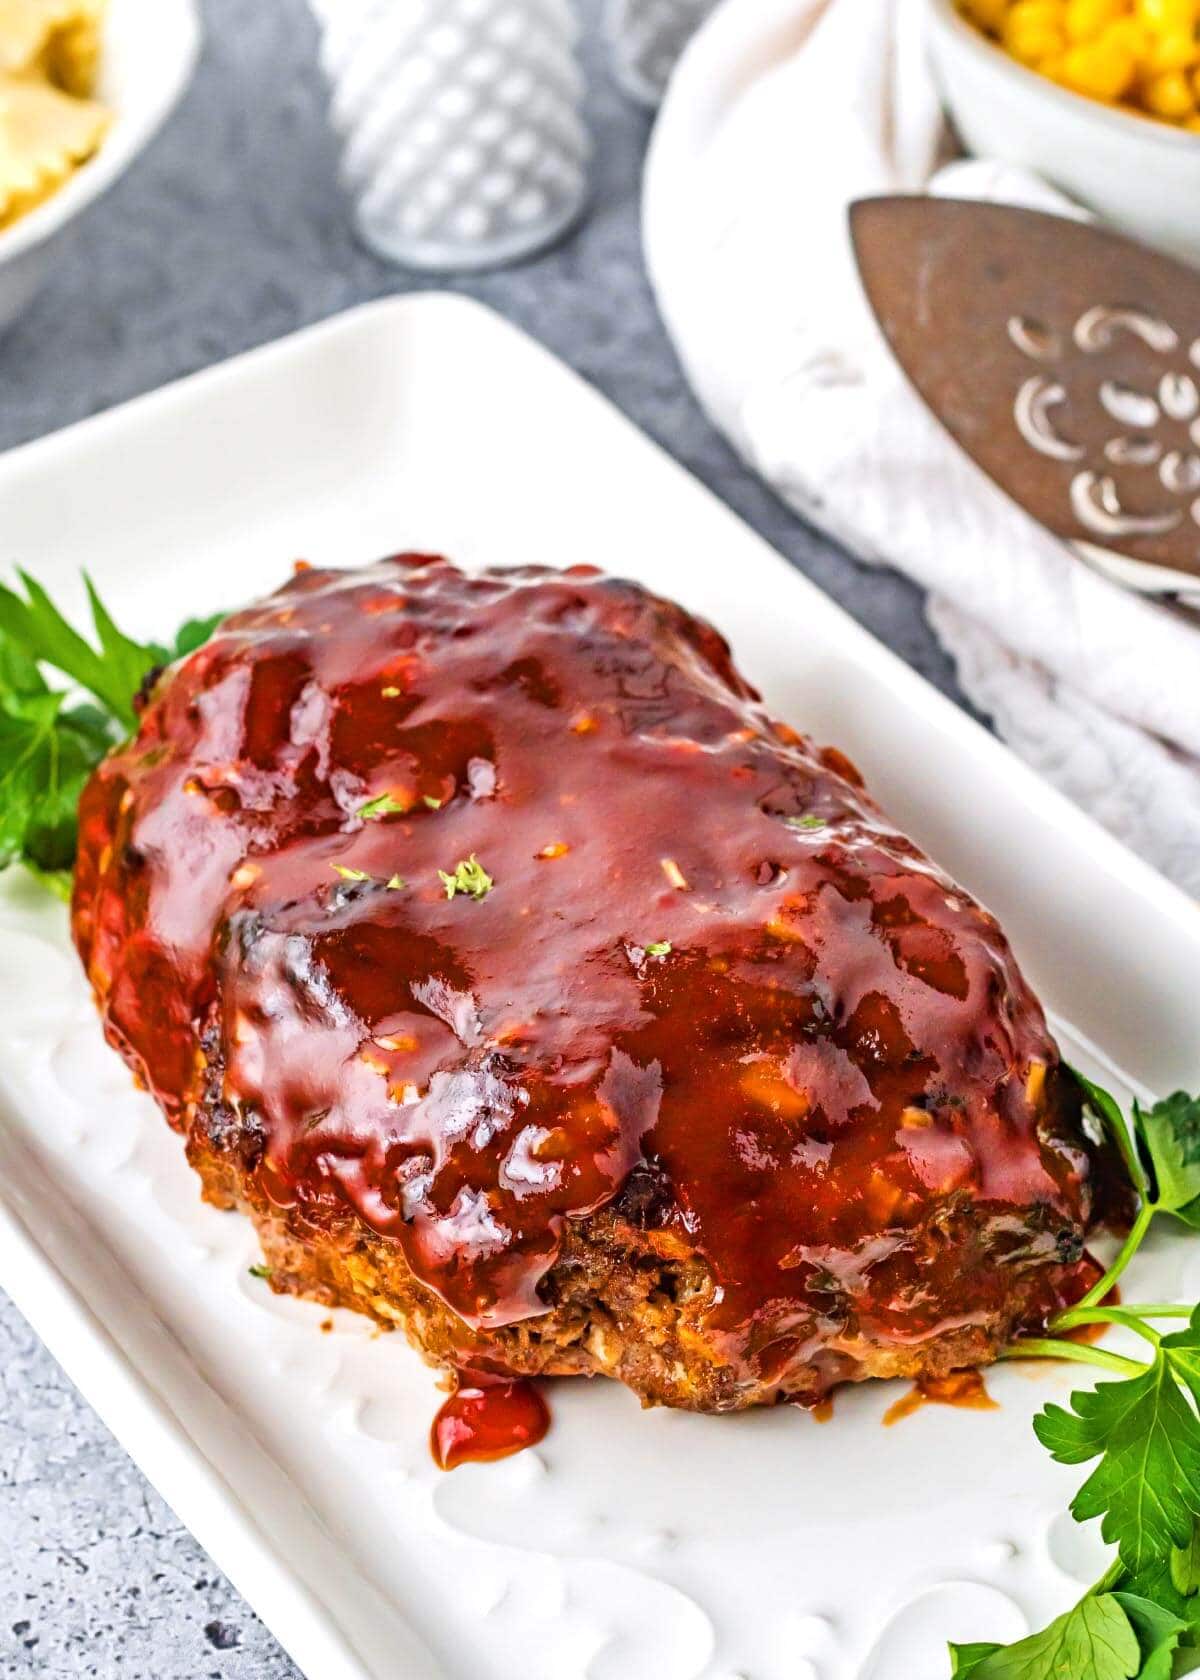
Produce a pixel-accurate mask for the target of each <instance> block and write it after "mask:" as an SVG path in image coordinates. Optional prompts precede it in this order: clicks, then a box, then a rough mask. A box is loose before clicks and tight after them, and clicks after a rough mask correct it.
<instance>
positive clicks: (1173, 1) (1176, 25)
mask: <svg viewBox="0 0 1200 1680" xmlns="http://www.w3.org/2000/svg"><path fill="white" fill-rule="evenodd" d="M1134 11H1135V13H1136V15H1137V16H1138V17H1140V18H1141V20H1142V22H1143V23H1146V24H1148V25H1149V26H1150V28H1151V29H1154V30H1160V31H1166V30H1176V29H1183V30H1189V29H1191V28H1193V27H1194V25H1195V22H1196V0H1134Z"/></svg>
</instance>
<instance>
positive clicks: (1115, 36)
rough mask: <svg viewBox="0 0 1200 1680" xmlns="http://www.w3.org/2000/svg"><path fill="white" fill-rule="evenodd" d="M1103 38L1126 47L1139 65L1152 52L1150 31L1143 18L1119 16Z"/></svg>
mask: <svg viewBox="0 0 1200 1680" xmlns="http://www.w3.org/2000/svg"><path fill="white" fill-rule="evenodd" d="M1102 39H1103V40H1105V41H1110V42H1112V43H1113V45H1115V46H1119V47H1124V49H1125V51H1126V52H1127V53H1129V54H1130V56H1131V57H1132V59H1133V61H1134V63H1135V64H1136V65H1138V66H1139V67H1140V66H1141V64H1142V63H1143V61H1144V60H1145V59H1146V58H1147V56H1148V55H1149V52H1150V41H1151V35H1150V31H1149V30H1148V29H1147V28H1146V25H1145V24H1144V23H1143V22H1142V20H1141V18H1135V17H1121V18H1117V19H1116V21H1115V22H1114V23H1110V24H1109V26H1108V28H1107V29H1106V30H1105V31H1104V34H1103V36H1102ZM1163 68H1164V69H1166V68H1168V66H1165V65H1164V67H1163Z"/></svg>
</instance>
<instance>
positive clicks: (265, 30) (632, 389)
mask: <svg viewBox="0 0 1200 1680" xmlns="http://www.w3.org/2000/svg"><path fill="white" fill-rule="evenodd" d="M204 10H205V13H206V23H207V28H208V41H207V46H206V50H205V54H204V58H203V62H202V64H201V66H200V70H199V73H198V75H197V77H196V80H195V83H194V84H193V87H192V89H191V91H190V93H189V94H188V96H187V98H186V101H185V103H184V105H183V106H182V108H181V109H180V111H179V112H178V114H177V115H176V117H175V118H174V120H173V122H172V123H171V126H170V128H169V129H168V130H167V131H166V132H165V133H164V134H163V135H162V136H161V137H160V138H159V140H158V142H157V143H156V144H155V145H154V147H153V148H152V150H151V151H150V152H149V153H148V154H147V155H146V156H145V157H144V158H143V159H142V160H141V161H140V162H139V163H138V164H137V165H136V166H135V168H134V169H133V170H132V171H131V172H130V174H129V175H128V176H127V177H126V178H125V179H124V180H123V181H122V183H121V184H120V186H119V187H118V188H117V190H116V191H115V192H114V193H113V194H112V195H111V196H110V197H109V198H108V199H107V200H105V201H104V202H102V203H101V204H100V205H98V206H96V207H95V208H94V209H93V210H92V211H90V212H89V214H88V215H87V217H86V218H85V219H84V220H83V222H82V223H81V224H79V226H78V230H77V232H76V233H75V234H74V235H73V236H72V238H71V240H70V242H69V244H68V245H67V246H66V247H65V248H64V250H63V252H62V258H61V264H60V267H59V269H58V271H57V273H56V275H55V277H54V279H53V280H52V282H51V284H50V285H49V286H48V288H47V289H46V291H45V292H44V293H43V294H42V295H41V297H40V298H39V300H38V301H37V303H36V304H35V306H34V308H33V310H32V312H31V313H30V314H29V315H28V316H27V317H26V318H25V320H24V321H23V322H21V323H20V324H19V325H18V327H17V328H16V329H15V330H14V331H13V332H12V333H11V334H10V335H9V336H8V337H7V338H5V339H4V340H2V341H0V448H4V447H7V446H9V445H11V444H15V443H19V442H21V441H23V440H25V439H27V438H32V437H36V436H39V435H40V434H42V433H44V432H48V431H51V430H53V429H55V428H57V427H59V426H62V425H65V424H66V423H67V422H69V421H71V420H75V419H78V418H79V417H81V416H83V415H86V414H90V413H92V412H94V411H95V410H98V409H103V408H108V407H110V406H111V405H112V404H114V403H118V402H121V401H123V400H124V399H125V398H127V397H131V396H135V395H136V394H137V393H139V392H141V391H146V390H150V389H152V388H153V387H155V386H157V385H160V384H162V383H163V382H164V381H166V380H169V379H173V378H175V377H176V376H178V375H180V374H183V373H188V372H190V371H191V370H192V369H194V368H198V367H201V366H203V365H204V364H206V363H208V362H212V361H217V360H219V359H222V358H224V357H227V356H230V355H233V354H235V353H236V352H238V351H240V350H244V349H246V348H248V347H249V346H251V345H254V344H259V343H262V342H263V341H265V340H268V339H272V338H276V337H278V336H279V335H281V334H283V333H287V332H291V331H292V330H293V329H294V328H296V327H299V326H303V325H305V324H306V323H307V322H310V321H315V320H319V319H321V318H322V317H324V316H327V315H330V314H333V313H334V312H336V311H337V310H340V309H344V308H346V307H348V306H349V305H351V304H354V303H358V302H360V301H362V300H364V299H367V298H373V297H378V296H381V295H383V294H386V293H389V292H394V291H403V290H406V289H409V288H410V287H414V286H423V285H427V284H428V281H426V280H424V279H422V278H421V277H418V276H413V275H409V274H406V273H404V272H401V271H398V270H395V269H388V268H386V267H384V266H383V265H382V264H380V263H378V262H377V261H375V260H374V258H372V257H371V256H370V255H368V254H367V253H366V252H364V251H362V250H361V249H359V248H358V247H357V246H356V244H355V243H354V240H353V238H352V235H351V232H350V229H349V225H348V221H347V216H346V207H345V204H344V201H343V199H342V196H341V194H340V192H339V189H338V186H337V183H336V180H335V151H334V147H333V144H332V142H331V140H330V138H329V135H328V133H327V130H326V126H325V121H324V113H323V94H322V89H321V85H320V81H319V78H318V75H317V72H316V68H315V60H314V50H315V40H314V29H313V25H312V23H311V20H310V17H309V14H308V12H307V10H306V8H305V5H304V3H303V0H206V3H205V6H204ZM598 10H599V7H598V4H596V3H595V0H586V3H585V5H584V13H585V25H586V38H585V43H584V56H585V62H586V68H587V71H588V83H589V93H588V102H589V112H590V119H591V123H592V127H593V132H594V134H595V137H596V142H597V152H596V160H595V167H594V194H593V201H592V204H591V207H590V213H589V215H588V218H587V221H586V222H585V224H584V225H583V227H582V228H581V230H580V231H579V232H578V233H577V234H576V236H575V237H574V238H573V239H572V240H571V241H570V242H569V243H567V244H566V245H564V246H563V247H561V248H560V249H559V250H557V251H555V252H553V253H552V254H550V255H548V256H546V257H544V258H542V259H541V260H539V261H537V262H535V263H532V264H530V265H529V266H527V267H524V268H519V269H514V270H512V271H510V272H507V273H502V274H495V275H491V276H486V277H483V278H480V279H478V280H473V281H471V282H470V283H469V284H466V285H463V286H462V287H461V288H460V289H462V290H463V291H467V292H470V293H471V294H472V295H474V296H476V297H478V298H481V299H483V300H484V301H485V302H487V303H490V304H492V305H493V306H494V307H495V308H497V309H498V310H500V311H501V313H503V314H504V315H507V316H509V317H510V318H511V319H512V320H514V321H516V322H518V323H519V324H520V325H521V326H523V327H525V328H526V329H527V330H528V331H530V332H531V333H533V334H534V335H535V336H536V337H538V338H540V339H542V340H543V341H544V342H545V343H546V344H548V345H549V346H550V347H551V349H553V350H554V351H556V352H557V353H558V354H559V355H560V356H562V357H563V358H564V359H565V360H566V361H568V362H569V363H571V364H572V366H574V367H575V368H577V369H578V370H579V371H580V372H581V373H583V374H584V375H585V376H586V377H587V378H588V379H590V380H591V381H593V383H595V384H596V385H598V386H599V387H600V389H601V390H603V391H604V392H606V393H607V394H608V396H610V397H611V398H612V399H613V400H614V401H615V402H616V403H617V404H618V406H619V407H620V408H622V409H623V410H624V411H625V412H626V413H627V414H629V415H630V416H631V417H632V418H633V419H634V420H635V421H636V422H637V423H638V425H640V426H642V427H643V428H644V429H645V430H646V431H647V432H649V433H650V434H651V435H652V436H653V437H655V438H656V439H657V440H658V441H659V442H660V443H662V444H664V445H665V446H666V448H667V449H668V450H669V451H670V452H671V453H672V454H674V455H675V456H676V457H677V458H678V459H679V460H681V461H682V462H684V463H685V465H687V466H688V467H690V468H691V469H692V471H694V472H695V473H696V474H697V475H698V476H699V477H700V478H702V479H703V480H705V481H706V482H707V483H708V484H709V485H711V486H712V488H713V489H715V490H716V491H717V493H718V494H719V495H720V496H722V497H723V498H724V499H725V500H726V501H727V502H729V503H730V504H731V505H732V506H733V507H734V508H736V509H737V511H738V512H739V513H741V514H742V515H743V516H744V517H745V518H746V519H748V520H749V521H750V523H751V524H752V525H754V526H756V527H757V528H758V529H759V530H760V531H761V532H763V533H764V534H765V535H766V536H767V537H768V538H769V539H770V540H771V541H772V542H773V543H775V544H776V545H777V546H778V547H779V548H780V549H782V550H783V552H784V553H785V554H786V555H787V556H788V557H789V558H790V559H791V560H792V561H793V563H794V564H795V565H797V566H799V567H800V568H801V569H802V570H803V571H805V572H806V573H808V575H809V576H810V577H812V578H814V579H815V580H816V581H817V582H818V583H820V584H821V585H822V586H823V587H824V588H825V589H827V590H828V591H829V593H830V594H832V595H834V596H835V597H836V598H837V599H838V600H839V601H841V602H842V603H843V605H844V606H846V607H847V608H848V609H849V610H850V611H851V612H852V613H853V614H854V615H855V617H857V618H858V619H860V620H861V621H862V622H863V623H864V624H866V625H867V626H868V627H869V628H870V629H871V630H873V631H874V632H875V633H876V634H877V635H879V636H880V637H881V638H882V639H883V640H884V641H886V642H887V643H888V644H889V645H890V646H891V647H893V648H895V649H896V650H897V652H898V653H900V654H901V655H902V656H903V657H904V658H905V659H907V660H908V661H909V662H910V663H911V664H913V665H915V666H916V667H917V668H918V669H919V670H921V671H922V672H924V673H925V675H926V676H928V677H930V678H931V679H932V680H933V681H934V682H936V683H937V684H938V685H939V687H941V688H943V689H945V690H946V691H947V692H948V693H951V694H953V695H954V696H955V698H956V699H959V700H960V701H961V696H960V695H959V694H958V693H957V690H956V689H955V686H954V681H953V676H952V673H951V671H950V669H949V667H948V664H947V662H946V660H945V658H944V656H943V655H942V654H941V652H940V650H939V649H938V647H937V645H936V643H935V642H934V640H933V638H932V636H931V634H930V632H929V630H928V628H927V626H926V624H925V621H924V618H923V616H922V610H921V605H922V604H921V599H920V596H919V594H918V593H917V592H916V591H915V590H914V589H913V588H912V587H911V586H910V585H908V584H907V583H905V582H904V581H902V580H901V579H900V578H898V577H896V576H894V575H892V574H890V573H881V572H877V571H873V570H869V569H867V568H864V567H861V566H859V565H856V564H855V563H854V561H852V560H851V559H850V558H849V557H848V556H847V555H845V554H844V553H842V552H841V551H839V550H838V549H837V548H835V547H834V546H833V545H831V544H830V543H829V542H828V541H826V540H825V539H824V538H822V537H820V536H818V535H817V534H815V533H814V532H812V531H810V530H808V529H806V528H805V527H804V526H803V525H802V524H800V523H799V521H798V520H797V519H796V518H795V516H794V515H792V514H791V513H790V512H788V511H787V510H786V509H785V508H784V507H783V506H782V505H781V504H780V503H779V502H777V501H776V500H775V498H774V497H773V496H772V495H771V494H770V493H769V492H768V491H767V490H765V489H764V488H763V487H762V486H761V485H760V484H759V483H757V482H756V481H755V480H754V479H753V478H752V477H751V475H750V474H749V473H748V472H747V471H746V470H745V468H744V467H742V466H741V465H740V464H739V463H738V462H737V461H736V460H735V458H734V457H733V456H732V454H731V453H730V451H729V450H728V449H727V448H726V447H725V446H724V444H723V443H722V442H721V440H720V439H719V438H718V437H717V436H716V435H715V434H714V433H713V431H712V429H711V427H710V426H709V425H708V424H707V423H706V421H705V420H704V418H703V417H702V415H701V414H700V413H699V411H698V410H697V408H696V405H695V403H694V402H693V401H692V399H691V398H690V396H689V394H688V392H687V390H686V389H685V387H684V385H683V384H682V382H681V379H680V375H679V370H678V368H677V366H676V363H675V360H674V357H673V355H672V353H671V350H670V347H669V345H668V343H667V341H666V338H665V336H664V334H663V332H662V329H661V327H660V325H659V322H658V319H657V317H656V314H655V311H654V307H653V304H652V302H651V298H650V294H649V290H648V288H647V285H646V281H645V277H644V274H643V270H642V265H641V257H640V247H639V237H638V200H637V194H638V181H639V176H640V170H641V160H642V155H643V151H644V147H645V141H646V135H647V131H648V122H647V119H646V118H645V116H644V115H643V114H642V113H640V112H639V111H637V110H635V109H634V108H633V107H632V106H630V105H629V104H628V103H627V102H626V101H625V100H624V99H623V97H622V96H621V95H620V93H619V92H618V91H617V89H616V88H615V86H614V85H613V82H612V79H611V77H610V75H609V72H608V66H607V63H606V59H605V55H604V53H603V51H602V49H601V45H600V43H599V41H598V40H597V29H596V16H597V13H598ZM798 168H799V165H798ZM802 190H803V181H802V180H799V179H798V181H797V191H798V192H800V191H802ZM402 535H403V533H398V537H397V540H400V539H401V538H402ZM296 1672H297V1671H296V1670H295V1668H294V1667H293V1665H292V1664H291V1663H290V1662H289V1661H288V1659H287V1658H286V1657H285V1656H284V1655H283V1654H282V1652H281V1651H280V1650H279V1648H278V1647H277V1645H276V1644H275V1642H274V1641H273V1639H272V1638H271V1636H270V1635H269V1634H268V1633H267V1631H266V1630H265V1628H263V1626H262V1625H261V1624H260V1623H259V1622H258V1620H257V1619H256V1617H255V1616H254V1614H253V1612H252V1611H251V1610H250V1609H249V1608H248V1607H247V1606H246V1605H245V1604H244V1603H243V1602H242V1601H241V1600H240V1599H239V1598H238V1596H237V1595H236V1594H235V1593H234V1591H233V1589H232V1588H231V1587H230V1586H229V1584H228V1583H227V1582H226V1581H225V1580H224V1579H223V1578H222V1576H221V1575H220V1573H219V1572H218V1571H217V1570H216V1569H215V1568H214V1566H213V1565H212V1563H211V1562H210V1561H209V1559H208V1558H207V1557H206V1556H205V1554H204V1553H203V1552H202V1551H201V1550H200V1548H199V1547H198V1546H197V1545H196V1543H195V1542H194V1541H193V1540H192V1538H191V1536H190V1535H189V1534H188V1533H187V1531H186V1530H185V1529H184V1528H183V1527H182V1526H181V1525H180V1524H179V1522H178V1521H177V1520H176V1519H175V1517H174V1516H173V1515H172V1513H171V1512H170V1511H169V1510H168V1509H167V1507H166V1506H165V1505H164V1504H163V1502H162V1500H161V1499H159V1498H158V1496H157V1495H156V1494H155V1493H154V1492H153V1491H152V1490H151V1489H150V1488H148V1487H147V1485H146V1483H145V1482H144V1480H143V1478H142V1477H141V1476H140V1475H139V1473H138V1472H137V1470H135V1469H134V1467H133V1465H132V1464H131V1463H130V1461H129V1460H128V1459H127V1457H126V1456H125V1453H124V1452H123V1451H122V1450H121V1448H120V1447H119V1446H118V1445H117V1444H116V1443H115V1442H114V1441H113V1440H112V1438H111V1437H110V1435H109V1434H108V1432H107V1431H106V1430H105V1428H104V1427H103V1425H102V1424H101V1423H100V1422H99V1420H98V1419H97V1418H96V1417H95V1416H94V1414H93V1413H92V1412H91V1410H90V1409H89V1407H88V1406H86V1405H85V1404H84V1402H83V1401H82V1400H81V1399H80V1398H79V1396H78V1395H77V1394H76V1393H75V1391H74V1390H73V1389H72V1387H71V1386H70V1384H69V1383H68V1382H67V1380H66V1378H65V1377H64V1376H63V1375H62V1373H61V1372H60V1371H59V1369H58V1367H57V1366H56V1365H55V1364H54V1362H53V1361H52V1360H51V1358H50V1357H49V1355H48V1354H47V1353H45V1352H44V1350H43V1349H42V1348H41V1347H40V1345H39V1343H38V1341H37V1339H36V1337H35V1336H33V1335H32V1333H31V1332H30V1331H29V1329H28V1327H27V1326H26V1325H25V1323H24V1322H23V1321H22V1320H21V1318H20V1317H19V1316H18V1315H17V1313H16V1312H15V1310H14V1309H13V1308H12V1306H11V1305H9V1304H8V1303H6V1302H3V1301H2V1299H0V1673H2V1674H3V1675H4V1676H47V1677H53V1680H68V1677H73V1676H78V1675H94V1676H108V1675H113V1676H123V1677H128V1680H151V1677H153V1680H288V1677H291V1676H294V1675H295V1674H296Z"/></svg>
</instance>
